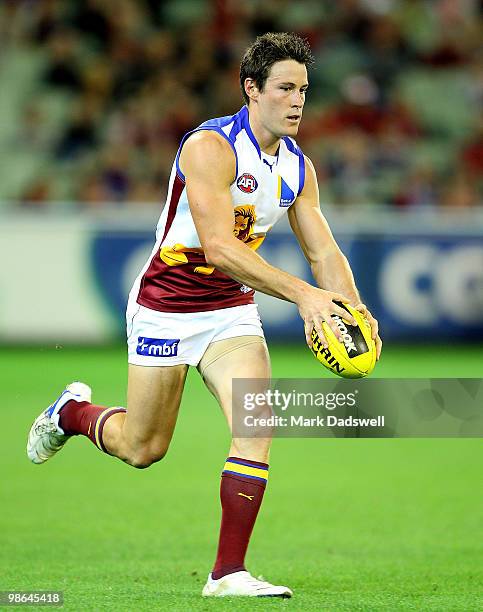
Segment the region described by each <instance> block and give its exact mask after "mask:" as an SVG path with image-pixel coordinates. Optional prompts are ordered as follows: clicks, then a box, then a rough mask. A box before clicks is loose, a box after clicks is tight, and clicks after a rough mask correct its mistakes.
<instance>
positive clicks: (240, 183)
mask: <svg viewBox="0 0 483 612" xmlns="http://www.w3.org/2000/svg"><path fill="white" fill-rule="evenodd" d="M236 186H237V187H238V189H240V191H243V193H253V192H254V191H255V189H256V188H257V187H258V183H257V179H256V178H255V177H254V176H253V175H252V174H247V173H246V172H245V174H242V175H241V176H240V177H238V180H237V182H236Z"/></svg>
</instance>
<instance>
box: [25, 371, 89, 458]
mask: <svg viewBox="0 0 483 612" xmlns="http://www.w3.org/2000/svg"><path fill="white" fill-rule="evenodd" d="M91 396H92V391H91V388H90V387H88V386H87V385H86V384H84V383H81V382H73V383H71V384H70V385H67V387H66V388H65V389H64V391H63V392H62V393H61V394H60V396H59V397H58V398H57V399H56V400H55V402H54V403H53V404H52V405H51V406H49V407H48V408H47V410H44V411H43V412H42V413H41V414H40V415H39V416H38V417H37V418H36V419H35V421H34V423H33V425H32V427H31V428H30V432H29V437H28V440H27V456H28V458H29V459H30V461H32V462H33V463H44V462H45V461H47V459H50V458H51V457H53V455H55V453H56V452H57V451H59V450H60V449H61V448H62V447H63V446H64V444H65V443H66V442H67V440H68V439H69V438H70V437H71V436H66V435H65V433H64V430H63V429H62V428H61V427H60V425H59V411H60V409H61V408H63V407H64V406H65V404H66V403H67V402H70V401H71V400H74V401H75V402H90V401H91Z"/></svg>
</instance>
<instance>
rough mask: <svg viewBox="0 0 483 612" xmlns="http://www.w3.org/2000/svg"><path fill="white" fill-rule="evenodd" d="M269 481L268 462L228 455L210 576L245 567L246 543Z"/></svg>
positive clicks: (216, 577)
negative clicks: (217, 539) (214, 557)
mask: <svg viewBox="0 0 483 612" xmlns="http://www.w3.org/2000/svg"><path fill="white" fill-rule="evenodd" d="M267 480H268V464H267V463H260V462H258V461H251V460H249V459H240V458H238V457H228V459H227V460H226V463H225V467H224V468H223V473H222V475H221V486H220V498H221V507H222V515H221V528H220V539H219V543H218V553H217V556H216V561H215V567H214V568H213V572H212V577H213V578H214V579H215V580H218V579H219V578H222V577H223V576H226V575H227V574H232V573H233V572H240V571H244V570H245V554H246V552H247V548H248V542H249V541H250V536H251V534H252V531H253V526H254V525H255V521H256V519H257V515H258V511H259V509H260V505H261V503H262V499H263V494H264V493H265V487H266V485H267Z"/></svg>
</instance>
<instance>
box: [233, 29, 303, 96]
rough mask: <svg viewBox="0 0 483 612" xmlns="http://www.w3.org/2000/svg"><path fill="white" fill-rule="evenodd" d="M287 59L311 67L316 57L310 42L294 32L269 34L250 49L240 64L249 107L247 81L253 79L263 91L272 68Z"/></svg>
mask: <svg viewBox="0 0 483 612" xmlns="http://www.w3.org/2000/svg"><path fill="white" fill-rule="evenodd" d="M287 59H292V60H295V61H296V62H299V63H300V64H305V65H306V66H310V64H312V63H313V61H314V56H313V55H312V51H311V49H310V46H309V43H308V41H307V40H306V39H305V38H301V37H300V36H298V35H297V34H294V33H293V32H267V34H263V35H262V36H258V37H257V39H256V40H255V42H254V43H253V44H252V45H250V47H248V49H247V50H246V51H245V55H244V56H243V59H242V61H241V64H240V86H241V91H242V95H243V99H244V100H245V102H246V104H247V105H248V102H249V98H248V96H247V94H246V92H245V79H253V80H254V81H255V83H256V84H257V87H258V89H259V90H260V91H263V88H264V87H265V82H266V80H267V77H268V73H269V72H270V68H271V67H272V66H273V64H275V62H280V61H282V60H287Z"/></svg>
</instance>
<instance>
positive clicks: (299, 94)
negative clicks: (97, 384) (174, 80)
mask: <svg viewBox="0 0 483 612" xmlns="http://www.w3.org/2000/svg"><path fill="white" fill-rule="evenodd" d="M311 62H312V54H311V51H310V48H309V46H308V44H307V42H306V41H305V40H303V39H301V38H299V37H298V36H296V35H295V34H287V33H277V34H273V33H269V34H265V35H263V36H260V37H259V38H257V40H256V41H255V42H254V43H253V44H252V45H251V47H250V48H249V49H248V50H247V51H246V53H245V55H244V57H243V60H242V62H241V68H240V84H241V88H242V93H243V97H244V100H245V106H243V108H242V109H241V110H240V111H239V112H238V113H236V114H235V115H233V116H231V117H222V118H219V119H212V120H209V121H207V122H205V123H203V124H202V125H200V126H198V127H197V128H196V129H194V130H193V131H192V132H190V133H188V134H187V135H186V136H185V137H184V138H183V140H182V141H181V144H180V147H179V150H178V154H177V156H176V159H175V161H174V163H173V169H172V173H171V178H170V183H169V191H168V196H167V202H166V206H165V208H164V210H163V212H162V215H161V218H160V221H159V224H158V227H157V233H156V243H155V246H154V248H153V251H152V254H151V256H150V258H149V259H148V261H147V262H146V265H145V266H144V268H143V269H142V271H141V273H140V274H139V276H138V278H137V279H136V281H135V283H134V286H133V288H132V290H131V293H130V297H129V303H128V307H127V338H128V355H129V358H128V360H129V378H128V394H127V410H126V409H124V408H120V407H102V406H97V405H95V404H92V403H91V390H90V388H89V387H88V386H87V385H85V384H84V383H79V382H75V383H72V384H70V385H69V386H68V387H67V388H66V389H65V390H64V392H63V393H62V394H61V396H60V397H59V398H58V399H57V400H56V401H55V402H54V403H53V404H52V405H51V406H50V407H49V408H48V409H47V410H45V411H44V412H42V414H41V415H40V416H39V417H38V418H37V419H36V421H35V422H34V424H33V426H32V429H31V431H30V434H29V439H28V446H27V451H28V456H29V458H30V459H31V460H32V461H33V462H34V463H43V462H45V461H47V459H49V458H50V457H52V456H53V455H54V454H55V453H56V452H57V451H58V450H59V449H60V448H62V446H63V445H64V444H65V442H66V441H67V440H68V439H69V437H70V436H73V435H79V434H81V435H85V436H87V437H88V438H90V440H91V441H92V442H93V443H94V444H95V445H96V446H97V447H98V448H99V449H100V450H101V451H103V452H105V453H107V454H110V455H113V456H115V457H118V458H120V459H122V460H123V461H125V462H126V463H128V464H129V465H132V466H134V467H137V468H146V467H148V466H150V465H151V464H152V463H154V462H156V461H159V460H160V459H162V458H163V457H164V455H165V454H166V452H167V450H168V447H169V443H170V440H171V437H172V435H173V430H174V427H175V424H176V418H177V414H178V408H179V404H180V400H181V394H182V392H183V386H184V382H185V378H186V373H187V370H188V366H190V365H191V366H196V367H197V368H198V370H199V371H200V373H201V375H202V377H203V380H204V381H205V383H206V385H207V387H208V388H209V389H210V391H211V392H212V393H213V394H214V396H215V397H216V399H217V400H218V402H219V404H220V406H221V408H222V410H223V412H224V414H225V417H226V419H227V421H228V423H229V424H230V425H231V416H232V379H233V378H234V377H237V378H269V377H270V361H269V355H268V351H267V347H266V344H265V340H264V335H263V331H262V326H261V323H260V319H259V316H258V312H257V306H256V304H255V303H254V300H253V294H254V290H257V291H262V292H264V293H267V294H269V295H272V296H275V297H277V298H280V299H283V300H287V301H290V302H293V303H294V304H296V306H297V307H298V309H299V312H300V316H301V317H302V319H303V321H304V325H305V333H306V339H307V343H308V344H309V345H310V343H311V339H310V333H311V330H312V328H313V327H314V326H315V328H316V330H317V331H318V333H319V335H320V337H322V338H323V337H324V335H323V331H322V328H321V325H322V322H323V321H326V322H327V324H328V325H329V326H330V328H331V329H332V330H333V332H334V334H335V335H336V336H337V337H338V338H339V339H340V332H339V330H338V328H337V326H336V325H335V323H334V322H333V320H332V319H331V315H334V314H338V315H340V316H341V317H343V318H345V319H349V321H350V322H351V323H354V321H353V320H351V317H349V316H348V314H347V312H346V311H345V310H343V309H341V307H340V306H339V305H337V304H336V303H335V302H336V301H341V302H348V303H350V304H352V305H354V306H355V307H357V308H358V309H359V310H361V311H362V312H364V314H365V316H366V317H367V318H368V320H369V322H370V324H371V328H372V334H373V337H374V338H375V339H376V342H377V347H378V354H379V352H380V348H381V342H380V339H379V337H378V326H377V322H376V321H375V320H374V318H373V317H372V316H371V314H370V313H369V312H368V311H367V309H366V308H365V306H364V305H362V304H360V298H359V294H358V292H357V289H356V286H355V283H354V279H353V276H352V273H351V270H350V268H349V265H348V262H347V260H346V258H345V257H344V255H343V254H342V253H341V251H340V250H339V248H338V246H337V244H336V243H335V241H334V238H333V236H332V234H331V232H330V229H329V227H328V225H327V223H326V221H325V219H324V217H323V215H322V213H321V211H320V207H319V194H318V188H317V180H316V175H315V171H314V167H313V165H312V163H311V161H310V160H309V159H308V158H307V157H305V156H304V155H303V153H302V151H301V150H300V148H299V147H298V146H297V144H296V143H295V141H294V140H293V137H295V136H296V135H297V131H298V128H299V124H300V120H301V118H302V111H303V107H304V102H305V96H306V92H307V87H308V80H307V66H308V65H309V64H310V63H311ZM286 212H288V215H289V219H290V224H291V227H292V229H293V231H294V233H295V235H296V236H297V238H298V241H299V243H300V246H301V248H302V250H303V252H304V254H305V256H306V258H307V260H308V261H309V263H310V266H311V269H312V273H313V276H314V279H315V282H316V284H317V286H312V285H310V284H308V283H306V282H305V281H303V280H300V279H299V278H296V277H294V276H292V275H290V274H288V273H286V272H283V271H282V270H280V269H277V268H274V267H273V266H271V265H270V264H269V263H267V262H266V261H265V260H264V259H263V258H262V257H260V256H259V255H258V254H257V253H256V249H257V248H258V247H259V246H260V244H261V243H262V241H263V240H264V238H265V236H266V234H267V232H268V231H269V230H270V228H271V227H272V226H273V225H274V224H275V223H276V222H277V220H278V219H280V218H281V217H282V216H283V215H284V214H285V213H286ZM269 447H270V438H268V437H265V438H234V437H233V436H232V441H231V447H230V451H229V456H228V459H227V460H226V463H225V466H224V469H223V472H222V477H221V492H220V495H221V505H222V518H221V529H220V535H219V544H218V553H217V557H216V560H215V564H214V567H213V570H212V572H211V573H210V574H209V576H208V581H207V583H206V585H205V587H204V589H203V595H204V596H224V595H247V596H279V597H290V596H291V595H292V592H291V590H290V589H289V588H287V587H285V586H274V585H272V584H270V583H268V582H264V581H261V580H258V579H255V578H254V577H253V576H251V575H250V574H249V573H248V572H247V571H246V569H245V565H244V559H245V553H246V550H247V546H248V542H249V539H250V535H251V533H252V530H253V526H254V523H255V520H256V517H257V514H258V510H259V508H260V504H261V503H262V498H263V494H264V491H265V486H266V483H267V479H268V456H269Z"/></svg>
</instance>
